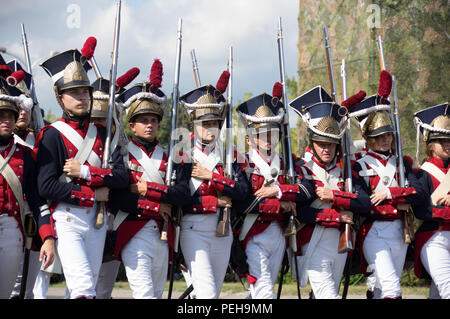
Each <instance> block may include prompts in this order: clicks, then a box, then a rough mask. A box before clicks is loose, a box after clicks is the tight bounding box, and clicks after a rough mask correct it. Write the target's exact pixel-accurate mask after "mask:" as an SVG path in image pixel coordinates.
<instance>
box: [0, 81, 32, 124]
mask: <svg viewBox="0 0 450 319" xmlns="http://www.w3.org/2000/svg"><path fill="white" fill-rule="evenodd" d="M13 75H14V73H13ZM32 107H33V100H32V99H31V98H30V97H27V96H26V95H25V94H23V92H22V91H21V90H19V89H18V88H16V87H14V86H10V85H8V83H7V81H6V80H5V79H4V78H3V77H0V110H10V111H13V112H14V116H15V118H16V120H17V118H18V117H19V112H20V109H24V110H28V111H30V110H31V109H32Z"/></svg>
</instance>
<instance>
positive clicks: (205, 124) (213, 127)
mask: <svg viewBox="0 0 450 319" xmlns="http://www.w3.org/2000/svg"><path fill="white" fill-rule="evenodd" d="M194 129H195V134H196V136H197V137H198V138H200V139H201V140H202V142H203V143H205V144H209V143H211V142H213V141H215V140H216V138H217V137H219V121H218V120H210V121H201V122H197V123H195V124H194Z"/></svg>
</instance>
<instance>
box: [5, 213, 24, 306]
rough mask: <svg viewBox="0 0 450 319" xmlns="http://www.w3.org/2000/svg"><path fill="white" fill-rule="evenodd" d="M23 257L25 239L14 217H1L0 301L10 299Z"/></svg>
mask: <svg viewBox="0 0 450 319" xmlns="http://www.w3.org/2000/svg"><path fill="white" fill-rule="evenodd" d="M22 257H23V238H22V233H21V232H20V229H19V224H18V223H17V221H16V219H15V218H14V217H11V216H8V215H4V214H2V215H0V299H8V298H9V296H10V294H11V291H12V290H13V288H14V282H15V280H16V277H17V274H18V273H19V269H20V264H21V261H22Z"/></svg>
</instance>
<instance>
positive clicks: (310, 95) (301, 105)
mask: <svg viewBox="0 0 450 319" xmlns="http://www.w3.org/2000/svg"><path fill="white" fill-rule="evenodd" d="M289 105H290V106H291V107H292V108H293V109H294V111H296V112H297V113H298V114H299V115H300V117H301V118H302V120H303V121H304V122H305V124H306V126H307V128H308V137H309V141H310V142H311V141H316V142H327V143H333V144H339V143H340V140H341V137H342V135H343V133H344V127H345V126H344V125H343V124H341V120H342V118H343V117H344V116H345V115H346V112H347V111H346V108H345V107H341V106H340V105H338V104H337V103H334V102H333V100H332V98H331V96H330V95H329V94H328V93H327V92H326V91H325V90H324V89H323V88H322V87H321V86H316V87H314V88H312V89H311V90H309V91H307V92H305V93H304V94H302V95H300V96H299V97H297V98H296V99H294V100H293V101H292V102H291V103H289Z"/></svg>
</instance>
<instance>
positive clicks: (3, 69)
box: [0, 64, 12, 78]
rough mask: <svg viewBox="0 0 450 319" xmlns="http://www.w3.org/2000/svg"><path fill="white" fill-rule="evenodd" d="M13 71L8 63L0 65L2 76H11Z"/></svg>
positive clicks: (0, 74)
mask: <svg viewBox="0 0 450 319" xmlns="http://www.w3.org/2000/svg"><path fill="white" fill-rule="evenodd" d="M11 73H12V70H11V68H10V67H9V66H8V65H6V64H4V65H0V76H3V77H5V78H6V77H7V76H10V75H11Z"/></svg>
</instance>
